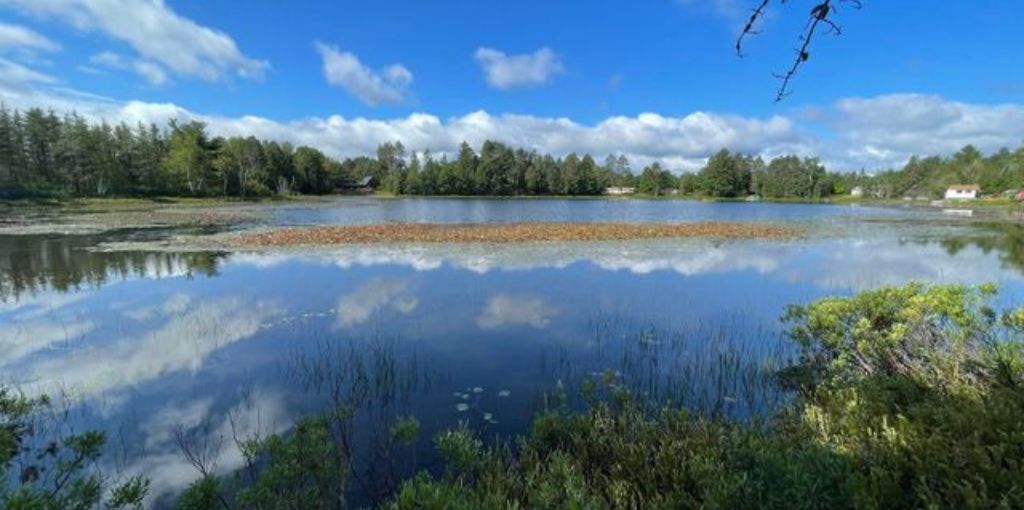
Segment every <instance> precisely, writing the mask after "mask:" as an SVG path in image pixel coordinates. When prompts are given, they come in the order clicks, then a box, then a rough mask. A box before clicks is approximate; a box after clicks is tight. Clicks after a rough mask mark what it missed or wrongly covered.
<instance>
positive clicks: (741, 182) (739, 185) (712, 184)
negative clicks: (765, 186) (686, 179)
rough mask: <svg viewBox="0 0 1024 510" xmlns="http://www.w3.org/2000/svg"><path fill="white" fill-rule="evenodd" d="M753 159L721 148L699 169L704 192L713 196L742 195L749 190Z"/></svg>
mask: <svg viewBox="0 0 1024 510" xmlns="http://www.w3.org/2000/svg"><path fill="white" fill-rule="evenodd" d="M753 161H754V160H753V159H752V158H750V157H747V156H744V155H742V154H732V153H730V152H729V151H727V150H725V149H723V150H721V151H719V152H718V153H717V154H715V155H714V156H712V157H711V159H709V160H708V164H707V165H705V166H704V169H702V170H701V171H700V179H701V184H702V187H703V191H704V193H706V194H708V195H710V196H713V197H742V196H746V195H747V194H748V193H749V192H750V183H751V170H752V168H753Z"/></svg>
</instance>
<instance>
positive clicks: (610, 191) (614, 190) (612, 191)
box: [604, 186, 636, 195]
mask: <svg viewBox="0 0 1024 510" xmlns="http://www.w3.org/2000/svg"><path fill="white" fill-rule="evenodd" d="M634 193H636V188H629V187H624V186H612V187H610V188H605V189H604V194H605V195H632V194H634Z"/></svg>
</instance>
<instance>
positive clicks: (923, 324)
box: [391, 283, 1024, 509]
mask: <svg viewBox="0 0 1024 510" xmlns="http://www.w3.org/2000/svg"><path fill="white" fill-rule="evenodd" d="M994 294H995V288H994V287H993V286H989V285H986V286H980V287H966V286H957V285H952V286H927V285H922V284H916V283H915V284H910V285H906V286H903V287H886V288H881V289H878V290H873V291H868V292H863V293H860V294H857V295H855V296H851V297H836V298H826V299H823V300H820V301H818V302H815V303H812V304H810V305H808V306H803V307H792V308H790V310H789V311H788V312H787V314H786V316H785V319H786V320H788V321H789V322H790V336H791V338H792V339H793V340H794V341H795V342H796V344H797V346H798V348H799V350H800V357H799V359H798V361H797V362H796V363H795V364H793V365H792V366H789V367H787V368H786V369H784V370H783V371H782V372H781V373H780V376H782V380H783V381H785V382H786V383H788V384H791V385H792V387H793V388H795V389H798V390H799V391H798V392H797V398H796V399H794V400H793V402H792V404H791V405H789V406H787V407H785V408H784V409H782V410H780V411H779V412H778V413H777V414H775V415H773V416H770V417H766V418H765V419H763V420H753V421H750V422H737V421H729V420H726V419H723V418H717V417H707V416H705V415H704V414H700V413H690V412H688V411H687V410H685V409H678V408H670V407H666V408H662V409H661V410H660V411H658V412H654V413H652V412H648V411H645V409H649V408H650V405H649V404H650V403H646V404H647V405H645V403H643V402H640V401H638V400H636V399H632V398H623V395H622V394H621V392H622V388H621V386H615V388H614V390H613V391H608V392H606V394H607V395H609V396H611V395H616V396H615V397H614V398H611V400H610V401H604V402H602V401H596V402H595V403H594V404H593V405H592V407H591V408H590V409H588V410H587V411H585V412H582V413H573V412H569V411H567V410H566V409H565V408H564V406H560V405H556V406H554V407H552V408H549V409H548V410H546V411H544V412H542V413H541V414H539V415H538V416H537V417H536V418H535V420H534V422H533V426H532V428H531V430H530V433H529V434H528V435H527V436H525V437H523V438H521V439H520V440H519V443H518V447H517V448H516V450H515V452H514V454H513V453H512V452H511V451H508V450H505V449H503V447H500V446H499V447H496V448H484V447H483V446H482V444H481V443H480V442H479V440H477V439H476V438H474V437H473V436H472V434H470V432H469V431H468V430H466V429H458V430H456V431H450V432H446V433H444V434H442V436H441V438H440V439H439V441H438V444H439V447H440V448H441V450H442V453H443V454H444V455H443V456H444V457H445V458H446V459H447V460H448V461H449V463H450V466H452V467H454V469H449V470H448V471H447V472H446V474H445V476H444V477H442V478H440V479H431V478H430V477H429V476H427V475H420V476H418V477H416V478H414V479H413V480H411V481H409V482H407V483H406V484H405V485H404V486H403V488H402V489H401V491H400V492H399V494H398V495H397V497H396V498H395V499H394V501H393V502H392V503H391V508H394V509H406V508H682V509H685V508H722V509H725V508H729V509H743V508H780V509H781V508H786V509H791V508H796V509H815V508H822V509H824V508H830V509H831V508H878V509H883V508H978V509H982V508H1024V348H1022V342H1021V331H1022V330H1024V327H1022V326H1024V311H1022V310H1017V311H1013V312H1009V313H1006V314H1004V315H1003V316H1002V320H999V319H998V318H997V315H996V313H995V312H994V311H993V310H992V309H991V307H990V306H989V304H988V303H989V301H990V299H991V298H992V296H993V295H994ZM597 384H604V385H606V386H611V385H612V384H613V382H612V381H607V380H606V381H603V382H595V381H589V382H588V384H585V385H584V386H583V387H584V389H585V391H586V392H587V397H588V398H590V397H592V396H593V395H597V394H599V393H601V391H600V388H597V387H596V385H597ZM563 400H564V399H563Z"/></svg>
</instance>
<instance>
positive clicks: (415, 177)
mask: <svg viewBox="0 0 1024 510" xmlns="http://www.w3.org/2000/svg"><path fill="white" fill-rule="evenodd" d="M369 176H372V177H374V178H375V180H376V182H377V183H378V185H379V188H380V189H381V190H383V191H386V192H390V193H394V194H410V195H495V196H511V195H599V194H601V193H603V191H604V190H605V188H608V187H611V186H619V187H632V188H636V191H637V192H638V193H641V194H646V195H667V194H676V193H683V194H688V195H702V196H712V197H723V198H742V197H746V196H751V195H757V196H762V197H766V198H792V199H820V198H826V197H829V196H831V195H834V194H848V193H849V191H850V190H851V189H853V188H854V187H855V186H861V187H862V188H863V189H864V192H865V195H866V196H869V197H874V198H901V197H907V196H909V197H915V198H916V197H927V198H937V197H939V196H941V195H942V192H943V190H944V189H945V188H946V187H947V186H948V185H950V184H953V183H978V184H980V185H981V187H982V191H983V193H986V194H997V193H1001V192H1003V191H1005V190H1009V189H1016V188H1018V187H1020V186H1024V145H1022V146H1021V147H1020V148H1018V149H1017V150H1015V151H1010V150H1008V149H1002V150H1000V151H998V152H996V153H994V154H991V155H989V156H985V155H983V154H982V153H981V152H980V151H979V150H977V149H976V148H974V147H972V146H967V147H964V148H963V149H961V150H960V151H959V152H957V153H956V154H954V155H953V156H951V157H940V156H932V157H924V158H919V157H914V158H911V159H910V161H909V162H907V164H906V165H904V166H903V168H901V169H893V170H885V171H880V172H877V173H874V174H868V173H866V172H864V171H860V172H839V171H830V170H828V169H826V168H825V167H824V166H823V165H822V164H821V163H820V162H819V161H818V160H817V159H813V158H801V157H798V156H781V157H777V158H773V159H770V160H768V161H765V160H764V159H763V158H761V157H754V156H749V155H744V154H738V153H731V152H729V151H727V150H722V151H720V152H719V153H717V154H715V155H714V156H712V157H711V158H709V159H708V161H707V163H706V165H705V166H704V167H703V168H702V169H700V170H699V171H698V172H683V173H682V174H681V176H678V177H677V176H676V175H675V174H674V173H673V172H670V171H669V170H667V169H665V168H662V167H661V166H660V165H659V164H658V163H653V164H651V165H648V166H646V167H644V168H642V169H640V170H639V172H636V171H634V169H633V168H632V167H631V165H630V162H629V160H628V159H627V158H626V157H625V156H623V155H614V154H613V155H608V156H607V157H606V158H605V159H604V160H603V162H602V163H598V162H597V161H596V160H595V159H594V157H593V156H591V155H589V154H584V155H582V156H580V155H578V154H575V153H572V154H568V155H566V156H564V157H555V156H552V155H549V154H539V153H537V152H536V151H528V150H525V149H522V148H518V149H516V148H512V147H509V146H507V145H505V144H502V143H500V142H496V141H486V142H484V143H483V145H482V147H480V149H479V152H477V151H475V150H474V149H473V148H472V147H470V145H469V144H467V143H465V142H464V143H463V144H462V145H461V147H460V149H459V151H458V154H457V155H455V156H454V159H449V158H448V157H447V156H446V155H442V156H441V157H439V158H438V157H434V156H432V155H431V154H430V153H429V152H426V153H410V152H407V151H406V149H405V147H404V146H403V145H402V143H401V142H400V141H395V142H389V143H385V144H382V145H381V146H379V147H378V149H377V154H376V157H365V156H360V157H356V158H350V159H344V160H341V161H339V160H336V159H333V158H331V157H328V156H327V155H325V154H324V153H323V152H321V151H320V150H318V149H316V148H314V147H307V146H300V147H295V146H293V145H291V144H289V143H279V142H276V141H266V140H258V139H256V138H255V137H251V136H250V137H246V138H242V137H231V138H222V137H213V136H210V134H209V133H207V129H206V126H205V125H204V124H203V123H201V122H196V121H191V122H177V121H173V120H172V121H171V122H170V123H168V125H166V126H157V125H153V124H150V125H142V124H140V125H137V126H134V127H133V126H129V125H126V124H124V123H122V124H118V125H115V126H112V125H110V124H107V123H106V122H101V123H98V124H97V123H90V122H89V121H87V120H86V119H85V118H83V117H82V116H80V115H77V114H75V113H70V114H66V115H63V116H59V115H57V114H56V113H54V112H53V111H45V110H41V109H30V110H27V111H25V112H21V111H17V110H10V109H8V108H6V107H3V106H0V197H3V198H21V197H103V196H156V195H161V196H237V197H242V198H246V197H253V196H266V195H272V194H278V195H290V194H297V193H298V194H327V193H335V192H339V191H344V190H346V189H351V188H353V187H354V185H355V183H357V182H358V181H359V180H361V179H363V178H366V177H369Z"/></svg>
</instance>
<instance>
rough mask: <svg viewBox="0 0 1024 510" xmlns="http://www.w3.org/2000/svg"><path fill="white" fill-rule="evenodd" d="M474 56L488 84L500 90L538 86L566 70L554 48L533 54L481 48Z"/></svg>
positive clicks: (540, 50)
mask: <svg viewBox="0 0 1024 510" xmlns="http://www.w3.org/2000/svg"><path fill="white" fill-rule="evenodd" d="M473 59H474V60H475V61H476V63H477V64H479V65H480V68H481V69H483V71H484V76H485V77H486V78H487V83H488V84H490V85H491V86H492V87H494V88H496V89H499V90H510V89H514V88H523V87H538V86H540V85H545V84H547V83H548V82H550V81H551V79H552V78H554V77H555V75H558V74H562V73H564V72H565V66H564V65H563V64H562V61H561V59H559V58H558V55H556V54H555V52H554V51H552V50H551V48H546V47H545V48H541V49H539V50H537V51H535V52H533V53H524V54H521V55H507V54H505V53H504V52H501V51H498V50H496V49H494V48H479V49H477V50H476V53H474V54H473Z"/></svg>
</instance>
